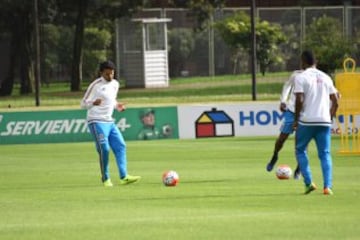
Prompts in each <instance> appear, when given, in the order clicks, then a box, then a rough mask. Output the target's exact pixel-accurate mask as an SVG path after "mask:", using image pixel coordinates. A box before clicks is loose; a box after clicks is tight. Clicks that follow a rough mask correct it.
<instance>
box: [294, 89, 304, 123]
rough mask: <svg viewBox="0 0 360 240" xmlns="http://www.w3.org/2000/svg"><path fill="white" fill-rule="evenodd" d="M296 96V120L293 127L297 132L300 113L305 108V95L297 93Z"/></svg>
mask: <svg viewBox="0 0 360 240" xmlns="http://www.w3.org/2000/svg"><path fill="white" fill-rule="evenodd" d="M295 96H296V98H295V99H296V100H295V120H294V125H293V129H294V130H296V128H297V125H298V121H299V116H300V112H301V110H302V108H303V104H304V93H295Z"/></svg>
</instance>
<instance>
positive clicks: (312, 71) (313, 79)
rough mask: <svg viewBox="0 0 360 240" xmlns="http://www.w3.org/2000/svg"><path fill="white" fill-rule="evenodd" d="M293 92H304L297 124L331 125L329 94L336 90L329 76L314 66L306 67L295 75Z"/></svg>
mask: <svg viewBox="0 0 360 240" xmlns="http://www.w3.org/2000/svg"><path fill="white" fill-rule="evenodd" d="M294 93H304V104H303V108H302V110H301V112H300V117H299V124H302V125H314V126H331V116H330V110H329V107H330V94H336V93H337V90H336V88H335V87H334V84H333V82H332V80H331V78H330V77H329V76H328V75H327V74H326V73H324V72H322V71H320V70H318V69H316V68H315V67H309V68H307V69H306V70H305V71H304V72H303V73H301V74H299V75H297V76H296V77H295V88H294Z"/></svg>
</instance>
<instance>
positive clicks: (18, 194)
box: [0, 138, 360, 240]
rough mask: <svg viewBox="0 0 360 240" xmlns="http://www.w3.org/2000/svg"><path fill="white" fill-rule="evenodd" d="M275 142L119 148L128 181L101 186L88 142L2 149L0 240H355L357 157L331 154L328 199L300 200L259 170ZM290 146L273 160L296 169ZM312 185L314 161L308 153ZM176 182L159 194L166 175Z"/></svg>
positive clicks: (297, 189) (292, 188) (285, 183)
mask: <svg viewBox="0 0 360 240" xmlns="http://www.w3.org/2000/svg"><path fill="white" fill-rule="evenodd" d="M274 141H275V139H274V138H216V139H201V140H160V141H148V142H141V141H133V142H130V141H129V142H128V159H129V161H128V168H129V173H130V174H139V175H141V176H142V177H143V179H142V181H141V182H140V183H137V184H134V185H127V186H120V185H119V181H118V178H117V176H118V175H117V168H116V165H115V162H114V160H113V157H112V158H111V174H112V179H113V182H114V184H115V186H114V187H113V188H106V189H105V188H104V187H103V186H102V185H101V183H100V177H99V167H98V162H97V156H96V153H95V150H94V146H93V143H91V142H86V143H68V144H36V145H35V144H28V145H3V146H1V147H0V148H1V155H0V173H1V174H0V182H1V185H0V239H1V240H7V239H17V240H18V239H36V240H39V239H47V240H49V239H66V240H69V239H83V240H90V239H97V240H99V239H107V240H110V239H122V240H129V239H171V240H175V239H176V240H178V239H197V240H199V239H204V240H205V239H206V240H208V239H221V240H227V239H252V240H254V239H262V240H263V239H292V240H296V239H302V240H303V239H316V240H319V239H327V240H330V239H336V240H339V239H359V236H360V228H359V220H360V181H359V177H360V157H359V156H352V157H351V156H347V157H344V156H338V155H336V150H337V148H338V145H339V141H338V140H337V139H335V140H333V145H334V146H333V153H334V154H333V156H334V189H333V190H334V193H335V195H333V196H324V195H323V194H322V191H321V189H318V190H317V191H315V192H312V193H311V194H309V195H303V194H302V193H303V190H304V189H303V183H302V180H298V181H297V180H293V179H291V180H277V179H276V178H275V175H274V173H273V172H271V173H268V172H266V171H265V166H266V163H267V161H268V159H269V157H270V156H271V152H272V149H273V144H274ZM293 144H294V142H293V139H290V140H289V142H287V143H286V145H285V147H284V149H283V151H282V152H281V154H280V160H279V163H287V164H290V165H291V166H292V168H294V167H295V160H294V153H293ZM309 152H310V153H309V155H310V158H311V166H312V170H313V175H314V181H315V182H316V183H317V185H318V187H319V188H321V185H322V179H321V172H320V166H319V165H320V164H319V161H318V160H317V157H316V150H315V146H314V144H312V145H311V146H310V147H309ZM169 169H172V170H176V171H177V172H178V173H179V175H180V183H179V185H178V186H177V187H165V186H163V185H162V183H161V175H162V172H163V171H165V170H169Z"/></svg>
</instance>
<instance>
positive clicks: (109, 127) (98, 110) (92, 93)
mask: <svg viewBox="0 0 360 240" xmlns="http://www.w3.org/2000/svg"><path fill="white" fill-rule="evenodd" d="M99 70H100V74H101V77H99V78H98V79H96V80H95V81H93V82H92V83H91V84H90V85H89V87H88V89H87V90H86V93H85V95H84V98H83V99H82V101H81V107H82V108H84V109H87V122H88V127H89V130H90V133H91V134H92V136H93V138H94V141H95V145H96V150H97V152H98V154H99V163H100V170H101V179H102V182H103V184H104V186H105V187H111V186H113V184H112V182H111V179H110V173H109V152H110V148H111V149H112V151H113V152H114V155H115V159H116V163H117V166H118V170H119V176H120V184H129V183H134V182H137V181H139V180H140V178H141V177H140V176H131V175H128V173H127V158H126V144H125V140H124V137H123V136H122V134H121V132H120V130H119V128H118V127H117V126H116V124H115V122H114V119H113V117H112V115H113V112H114V109H116V110H118V111H124V110H125V105H124V104H123V103H120V102H118V101H117V100H116V99H117V94H118V91H119V82H118V81H117V80H115V79H114V73H115V65H114V63H112V62H111V61H105V62H102V63H101V64H100V69H99Z"/></svg>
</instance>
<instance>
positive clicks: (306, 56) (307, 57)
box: [301, 50, 316, 66]
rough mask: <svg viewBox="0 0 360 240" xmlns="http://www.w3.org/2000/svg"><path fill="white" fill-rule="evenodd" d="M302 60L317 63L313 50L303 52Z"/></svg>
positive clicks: (311, 63) (310, 63) (309, 63)
mask: <svg viewBox="0 0 360 240" xmlns="http://www.w3.org/2000/svg"><path fill="white" fill-rule="evenodd" d="M301 60H302V62H303V63H306V64H308V65H309V66H312V65H314V64H315V63H316V59H315V55H314V53H313V52H312V51H311V50H305V51H303V52H302V54H301Z"/></svg>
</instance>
